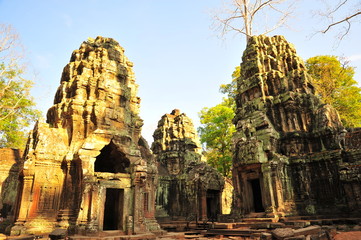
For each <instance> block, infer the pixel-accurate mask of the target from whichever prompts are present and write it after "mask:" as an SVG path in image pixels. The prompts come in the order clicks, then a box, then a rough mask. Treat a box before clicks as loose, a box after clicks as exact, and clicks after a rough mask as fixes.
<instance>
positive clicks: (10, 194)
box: [0, 148, 23, 232]
mask: <svg viewBox="0 0 361 240" xmlns="http://www.w3.org/2000/svg"><path fill="white" fill-rule="evenodd" d="M22 155H23V153H22V151H21V150H19V149H12V148H3V149H0V193H1V198H0V217H1V218H2V220H1V221H0V231H1V232H5V230H6V227H7V226H9V225H10V224H11V223H12V222H13V221H14V215H15V211H16V200H17V194H18V191H19V189H18V187H19V181H18V179H19V174H20V171H21V169H22V167H23V160H22Z"/></svg>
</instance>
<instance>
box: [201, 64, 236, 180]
mask: <svg viewBox="0 0 361 240" xmlns="http://www.w3.org/2000/svg"><path fill="white" fill-rule="evenodd" d="M240 72H241V68H240V66H238V67H236V69H235V70H234V72H233V74H232V82H231V83H229V84H222V85H221V86H220V89H219V90H220V92H221V93H223V94H227V96H228V98H223V101H222V102H221V103H220V104H218V105H216V106H214V107H211V108H203V109H202V110H201V112H200V113H199V117H200V121H201V124H202V125H201V126H200V127H199V128H198V133H199V135H200V138H201V142H202V144H203V146H204V147H205V157H206V158H207V162H208V163H209V164H210V165H211V166H213V167H215V168H216V169H217V170H218V171H219V172H220V173H221V174H222V175H223V176H225V177H230V176H231V168H232V137H233V133H234V132H235V131H236V130H235V127H234V124H233V122H232V120H233V118H234V115H235V109H236V104H235V100H234V99H235V97H236V93H237V78H238V77H239V76H240Z"/></svg>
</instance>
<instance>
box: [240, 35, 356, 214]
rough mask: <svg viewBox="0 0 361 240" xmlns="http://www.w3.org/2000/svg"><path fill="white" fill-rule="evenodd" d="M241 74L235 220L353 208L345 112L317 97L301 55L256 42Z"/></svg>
mask: <svg viewBox="0 0 361 240" xmlns="http://www.w3.org/2000/svg"><path fill="white" fill-rule="evenodd" d="M241 69H242V71H241V76H240V77H239V79H238V80H237V85H238V86H237V91H238V94H237V97H236V103H237V111H236V116H235V118H234V123H235V125H236V128H237V133H236V135H235V137H234V141H235V142H234V144H235V155H234V162H233V177H234V179H233V180H234V184H235V186H237V187H235V191H234V202H233V203H234V204H233V214H235V215H238V216H239V215H243V214H249V213H252V212H265V213H266V214H267V215H269V216H283V215H292V214H327V213H330V211H332V213H334V212H335V211H342V209H345V208H346V206H347V201H346V199H345V195H344V188H343V185H342V184H343V182H342V180H341V179H340V172H339V171H340V166H339V162H340V161H342V158H343V155H344V153H343V150H345V149H343V148H342V145H345V140H342V139H344V138H345V132H346V131H345V129H344V128H343V126H342V124H341V122H340V119H339V115H338V113H337V111H336V110H335V109H334V108H332V107H331V106H329V105H325V104H323V103H322V101H321V100H320V99H319V98H318V97H317V96H316V95H315V94H314V88H313V86H312V79H311V77H310V76H309V75H308V74H307V71H306V68H305V65H304V63H303V61H302V60H301V59H300V58H299V57H298V56H297V54H296V50H295V48H294V47H293V46H292V45H291V44H290V43H288V42H287V41H286V40H285V39H284V37H282V36H274V37H266V36H254V37H252V38H251V39H250V41H249V42H248V44H247V48H246V50H245V51H244V54H243V58H242V64H241ZM359 170H360V169H358V171H359ZM351 198H352V197H351ZM358 204H359V203H358Z"/></svg>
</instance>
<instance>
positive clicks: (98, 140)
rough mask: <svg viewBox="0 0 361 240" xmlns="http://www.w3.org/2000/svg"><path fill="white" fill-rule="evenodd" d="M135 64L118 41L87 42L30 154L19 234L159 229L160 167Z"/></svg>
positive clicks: (30, 143) (73, 61)
mask: <svg viewBox="0 0 361 240" xmlns="http://www.w3.org/2000/svg"><path fill="white" fill-rule="evenodd" d="M132 67H133V63H132V62H130V61H129V60H128V59H127V57H126V56H125V55H124V49H123V48H122V47H121V46H120V45H119V44H118V43H117V42H116V41H115V40H113V39H111V38H103V37H97V38H96V39H88V41H85V42H83V43H82V44H81V46H80V48H79V49H78V50H75V51H74V52H73V53H72V56H71V59H70V63H69V64H67V65H66V66H65V68H64V71H63V74H62V77H61V82H60V86H59V88H58V90H57V92H56V95H55V99H54V105H53V106H52V107H51V108H50V109H49V110H48V113H47V121H46V123H41V122H39V123H37V124H36V126H35V128H34V130H33V131H32V133H31V136H30V138H29V141H28V144H27V148H26V151H25V163H24V170H23V174H22V179H21V182H22V187H23V190H22V193H21V201H20V203H19V216H18V218H17V222H16V225H15V227H13V229H12V234H20V233H36V232H51V231H52V229H54V228H55V227H60V228H68V229H69V230H70V231H74V232H78V233H86V232H96V231H100V230H122V231H125V232H128V233H132V232H145V231H147V230H148V229H149V228H153V229H156V228H157V227H158V225H157V224H156V222H155V219H154V198H155V196H154V192H155V187H154V186H155V183H156V177H155V176H156V174H157V168H156V165H155V162H154V158H153V157H152V154H151V153H150V150H149V147H148V145H147V143H146V141H145V140H144V139H143V138H142V137H141V135H140V132H141V127H142V125H143V121H142V119H140V117H139V116H138V113H139V103H140V99H139V97H138V96H137V88H138V85H137V84H136V83H135V77H134V73H133V70H132Z"/></svg>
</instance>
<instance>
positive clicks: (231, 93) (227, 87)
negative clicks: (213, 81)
mask: <svg viewBox="0 0 361 240" xmlns="http://www.w3.org/2000/svg"><path fill="white" fill-rule="evenodd" d="M240 76H241V66H237V67H235V70H234V71H233V73H232V81H231V83H228V84H221V86H220V87H219V91H220V92H221V93H223V94H227V95H228V98H230V99H235V98H236V95H237V79H238V78H239V77H240Z"/></svg>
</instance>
